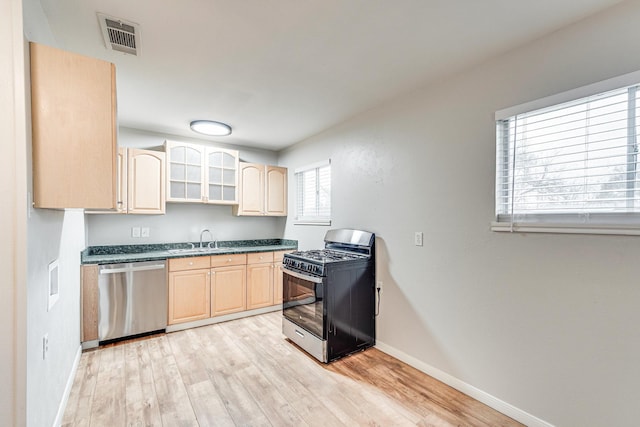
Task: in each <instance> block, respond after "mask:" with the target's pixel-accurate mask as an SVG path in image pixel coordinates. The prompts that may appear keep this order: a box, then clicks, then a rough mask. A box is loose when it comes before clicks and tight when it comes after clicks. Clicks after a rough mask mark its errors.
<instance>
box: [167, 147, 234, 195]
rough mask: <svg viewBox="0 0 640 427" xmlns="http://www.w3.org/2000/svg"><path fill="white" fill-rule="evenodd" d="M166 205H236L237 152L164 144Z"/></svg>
mask: <svg viewBox="0 0 640 427" xmlns="http://www.w3.org/2000/svg"><path fill="white" fill-rule="evenodd" d="M165 148H166V152H167V167H168V168H169V173H168V174H167V180H168V187H169V194H168V196H167V201H168V202H198V203H212V204H229V205H233V204H236V203H237V202H238V191H237V187H238V186H237V182H238V152H237V151H235V150H226V149H222V148H213V147H205V146H204V145H197V144H186V143H180V142H173V141H166V142H165Z"/></svg>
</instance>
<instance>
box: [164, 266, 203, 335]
mask: <svg viewBox="0 0 640 427" xmlns="http://www.w3.org/2000/svg"><path fill="white" fill-rule="evenodd" d="M210 279H211V270H210V268H209V257H195V258H176V259H170V260H169V313H168V317H167V323H168V324H169V325H174V324H176V323H182V322H192V321H194V320H200V319H206V318H208V317H211V280H210Z"/></svg>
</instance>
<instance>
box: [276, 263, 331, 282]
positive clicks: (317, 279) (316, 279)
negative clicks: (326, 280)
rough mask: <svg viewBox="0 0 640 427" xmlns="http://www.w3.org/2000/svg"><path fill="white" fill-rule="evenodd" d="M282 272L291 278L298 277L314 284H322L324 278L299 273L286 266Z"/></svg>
mask: <svg viewBox="0 0 640 427" xmlns="http://www.w3.org/2000/svg"><path fill="white" fill-rule="evenodd" d="M282 270H283V271H284V273H285V274H288V275H289V276H293V277H297V278H298V279H301V280H306V281H308V282H313V283H322V277H317V276H310V275H308V274H303V273H298V272H297V271H294V270H291V269H289V268H287V267H286V266H284V267H282Z"/></svg>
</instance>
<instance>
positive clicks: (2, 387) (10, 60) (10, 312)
mask: <svg viewBox="0 0 640 427" xmlns="http://www.w3.org/2000/svg"><path fill="white" fill-rule="evenodd" d="M22 28H23V26H22V4H21V2H20V1H19V0H11V1H3V2H1V3H0V58H2V60H1V61H0V152H2V156H1V157H0V200H2V203H3V206H2V209H0V235H1V236H2V244H1V245H0V425H3V426H12V425H24V423H25V417H26V409H25V405H26V403H25V402H26V391H25V390H26V363H25V362H26V361H25V359H26V344H25V343H26V339H25V329H26V291H25V282H26V241H25V240H26V199H27V197H26V193H27V190H26V173H27V172H26V167H27V165H26V134H25V128H26V122H25V93H24V92H25V90H24V89H25V88H24V87H25V78H24V49H23V45H24V42H23V35H22Z"/></svg>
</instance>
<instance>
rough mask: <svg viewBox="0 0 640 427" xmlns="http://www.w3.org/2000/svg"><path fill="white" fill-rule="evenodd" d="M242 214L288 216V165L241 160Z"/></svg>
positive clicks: (238, 212) (239, 210) (237, 211)
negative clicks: (282, 166) (279, 165)
mask: <svg viewBox="0 0 640 427" xmlns="http://www.w3.org/2000/svg"><path fill="white" fill-rule="evenodd" d="M239 169H240V170H239V173H238V175H239V178H240V195H239V197H238V205H237V206H234V207H233V213H234V214H235V215H238V216H287V168H281V167H278V166H270V165H262V164H257V163H242V162H241V163H240V166H239Z"/></svg>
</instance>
